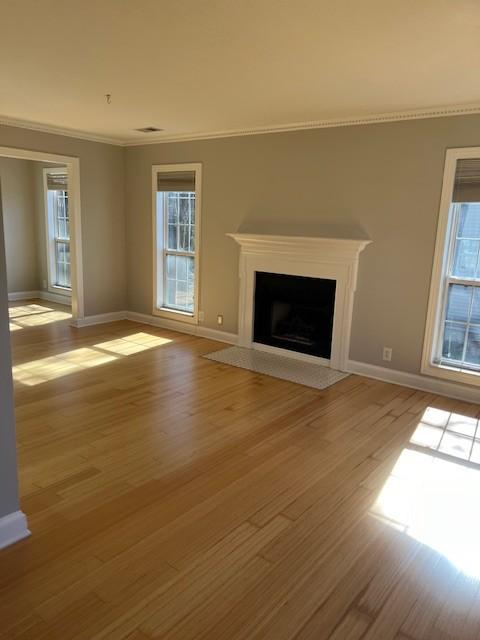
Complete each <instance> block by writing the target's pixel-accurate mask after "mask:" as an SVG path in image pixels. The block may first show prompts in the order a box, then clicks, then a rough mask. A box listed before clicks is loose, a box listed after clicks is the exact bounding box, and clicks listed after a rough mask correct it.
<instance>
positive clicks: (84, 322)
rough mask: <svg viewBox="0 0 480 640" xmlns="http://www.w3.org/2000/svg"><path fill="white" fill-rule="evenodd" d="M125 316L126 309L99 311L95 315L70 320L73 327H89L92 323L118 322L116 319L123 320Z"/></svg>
mask: <svg viewBox="0 0 480 640" xmlns="http://www.w3.org/2000/svg"><path fill="white" fill-rule="evenodd" d="M126 317H127V312H126V311H112V312H111V313H99V314H98V315H95V316H85V317H84V318H77V319H76V320H73V321H72V325H73V326H74V327H78V328H80V327H90V326H91V325H94V324H106V323H107V322H118V320H125V319H126Z"/></svg>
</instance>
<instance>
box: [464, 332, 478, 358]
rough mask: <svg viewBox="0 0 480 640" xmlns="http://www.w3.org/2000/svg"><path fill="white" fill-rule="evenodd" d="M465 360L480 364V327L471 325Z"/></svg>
mask: <svg viewBox="0 0 480 640" xmlns="http://www.w3.org/2000/svg"><path fill="white" fill-rule="evenodd" d="M465 362H468V363H469V364H475V365H480V327H470V329H469V331H468V339H467V351H466V354H465Z"/></svg>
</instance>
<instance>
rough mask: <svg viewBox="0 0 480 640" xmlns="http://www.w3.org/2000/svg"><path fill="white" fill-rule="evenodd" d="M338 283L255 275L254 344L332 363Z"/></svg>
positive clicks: (320, 279) (297, 277)
mask: <svg viewBox="0 0 480 640" xmlns="http://www.w3.org/2000/svg"><path fill="white" fill-rule="evenodd" d="M335 288H336V281H335V280H328V279H325V278H311V277H306V276H294V275H286V274H285V275H284V274H279V273H266V272H261V271H256V272H255V304H254V323H253V324H254V327H253V339H254V342H256V343H260V344H265V345H269V346H272V347H280V348H282V349H288V350H289V351H297V352H299V353H305V354H309V355H312V356H319V357H321V358H326V359H330V355H331V351H332V333H333V315H334V306H335Z"/></svg>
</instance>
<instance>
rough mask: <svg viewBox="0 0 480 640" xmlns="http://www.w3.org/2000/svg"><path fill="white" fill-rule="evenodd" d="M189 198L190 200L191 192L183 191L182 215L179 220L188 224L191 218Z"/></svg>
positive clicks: (181, 200) (181, 196)
mask: <svg viewBox="0 0 480 640" xmlns="http://www.w3.org/2000/svg"><path fill="white" fill-rule="evenodd" d="M189 200H190V194H189V193H181V194H180V215H179V222H180V224H188V223H189V220H190V214H189V204H188V203H189Z"/></svg>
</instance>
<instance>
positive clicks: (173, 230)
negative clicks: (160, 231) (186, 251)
mask: <svg viewBox="0 0 480 640" xmlns="http://www.w3.org/2000/svg"><path fill="white" fill-rule="evenodd" d="M167 249H173V251H176V250H177V226H176V225H174V224H169V225H168V244H167Z"/></svg>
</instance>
